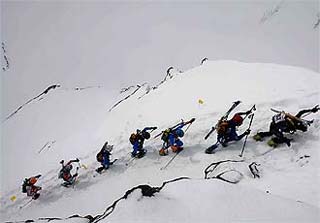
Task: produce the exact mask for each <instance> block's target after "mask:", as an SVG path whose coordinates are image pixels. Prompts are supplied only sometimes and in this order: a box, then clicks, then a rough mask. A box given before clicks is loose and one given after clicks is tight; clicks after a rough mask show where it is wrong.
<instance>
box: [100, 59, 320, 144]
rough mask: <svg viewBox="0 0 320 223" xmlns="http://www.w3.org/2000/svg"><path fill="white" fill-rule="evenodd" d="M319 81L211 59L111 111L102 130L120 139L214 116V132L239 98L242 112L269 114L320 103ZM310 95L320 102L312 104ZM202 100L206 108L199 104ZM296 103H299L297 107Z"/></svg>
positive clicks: (303, 73)
mask: <svg viewBox="0 0 320 223" xmlns="http://www.w3.org/2000/svg"><path fill="white" fill-rule="evenodd" d="M319 78H320V77H319V74H318V73H315V72H312V71H310V70H306V69H302V68H297V67H289V66H281V65H276V64H249V63H241V62H236V61H207V62H205V63H204V65H202V66H199V67H196V68H194V69H191V70H189V71H186V72H183V73H180V74H177V75H176V76H174V77H173V79H170V80H169V81H167V82H165V83H163V84H162V85H160V86H159V87H158V88H157V89H156V90H154V91H151V92H150V93H149V94H148V95H146V96H144V97H142V98H141V99H137V98H138V97H139V96H141V94H143V93H144V92H143V91H141V92H137V94H136V97H131V98H130V99H129V100H128V101H127V102H126V103H125V104H122V105H119V106H118V107H117V108H115V109H114V110H113V111H112V112H111V114H110V115H109V116H108V117H107V118H106V121H105V124H104V125H103V127H102V132H103V134H104V135H107V136H109V137H112V138H117V141H119V137H121V135H123V136H125V137H126V138H127V136H128V134H129V133H130V132H131V131H134V130H135V129H136V128H142V127H143V126H145V125H156V126H160V127H163V128H165V127H168V126H170V125H172V124H174V123H176V122H177V121H179V120H180V119H188V118H190V117H203V116H204V115H209V114H210V118H211V119H210V120H207V121H206V123H207V124H206V126H205V127H206V128H208V127H209V126H210V125H212V124H214V123H212V122H215V120H217V118H219V116H220V115H221V114H222V113H223V112H224V111H225V110H226V109H227V108H228V107H229V106H230V105H231V103H232V102H233V101H236V100H241V101H243V104H242V105H243V106H241V107H240V109H248V108H249V106H251V105H253V104H259V107H260V108H263V109H259V110H264V111H265V112H268V111H269V108H270V106H272V107H276V108H279V109H286V110H287V111H292V112H295V111H296V110H297V109H299V107H305V106H307V107H308V106H312V105H313V104H314V103H317V98H318V97H319V95H318V82H319ZM139 93H140V95H139ZM310 97H311V98H313V99H315V101H311V102H310V100H309V99H310ZM199 99H202V100H203V101H204V104H199V103H198V101H199ZM294 100H298V101H299V103H298V104H297V103H291V102H293V101H294ZM265 106H266V108H267V109H265ZM290 109H292V110H290ZM270 114H271V113H270ZM119 132H121V133H124V134H120V135H119ZM122 140H124V139H122Z"/></svg>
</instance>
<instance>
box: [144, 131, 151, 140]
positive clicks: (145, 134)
mask: <svg viewBox="0 0 320 223" xmlns="http://www.w3.org/2000/svg"><path fill="white" fill-rule="evenodd" d="M142 137H143V138H145V139H150V133H149V132H142Z"/></svg>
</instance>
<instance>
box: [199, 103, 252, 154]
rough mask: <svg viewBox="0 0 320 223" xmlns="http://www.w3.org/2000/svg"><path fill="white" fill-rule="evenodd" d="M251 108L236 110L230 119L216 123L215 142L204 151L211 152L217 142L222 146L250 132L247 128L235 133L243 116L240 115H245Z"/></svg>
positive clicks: (216, 145) (217, 144)
mask: <svg viewBox="0 0 320 223" xmlns="http://www.w3.org/2000/svg"><path fill="white" fill-rule="evenodd" d="M251 112H252V110H251V109H250V110H249V111H246V112H238V113H236V114H235V115H234V116H233V117H232V119H230V120H221V121H219V123H218V127H217V142H216V143H215V144H213V145H212V146H210V147H209V148H208V149H206V151H205V152H206V153H209V154H210V153H213V151H214V150H215V149H216V148H218V146H219V144H221V145H222V146H223V147H226V146H228V143H229V142H231V141H239V140H241V139H242V138H243V137H245V136H246V135H249V134H250V129H247V130H246V131H245V132H244V133H242V134H241V135H238V134H237V127H239V126H241V125H242V123H243V120H244V118H243V117H242V116H244V115H245V117H247V116H248V115H249V114H250V113H251Z"/></svg>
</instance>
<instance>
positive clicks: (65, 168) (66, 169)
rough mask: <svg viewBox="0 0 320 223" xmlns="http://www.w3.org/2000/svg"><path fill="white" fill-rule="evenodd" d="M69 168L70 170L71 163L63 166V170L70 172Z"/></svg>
mask: <svg viewBox="0 0 320 223" xmlns="http://www.w3.org/2000/svg"><path fill="white" fill-rule="evenodd" d="M71 170H72V165H71V164H68V165H66V166H64V168H63V171H64V172H70V171H71Z"/></svg>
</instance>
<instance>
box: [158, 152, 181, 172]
mask: <svg viewBox="0 0 320 223" xmlns="http://www.w3.org/2000/svg"><path fill="white" fill-rule="evenodd" d="M179 153H180V152H178V153H176V154H175V155H174V156H173V157H172V158H171V159H170V160H169V162H168V163H167V164H166V165H165V166H163V167H161V168H160V170H164V169H166V168H167V167H168V166H169V165H170V163H171V162H172V161H173V160H174V158H176V156H177V155H178V154H179Z"/></svg>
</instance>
